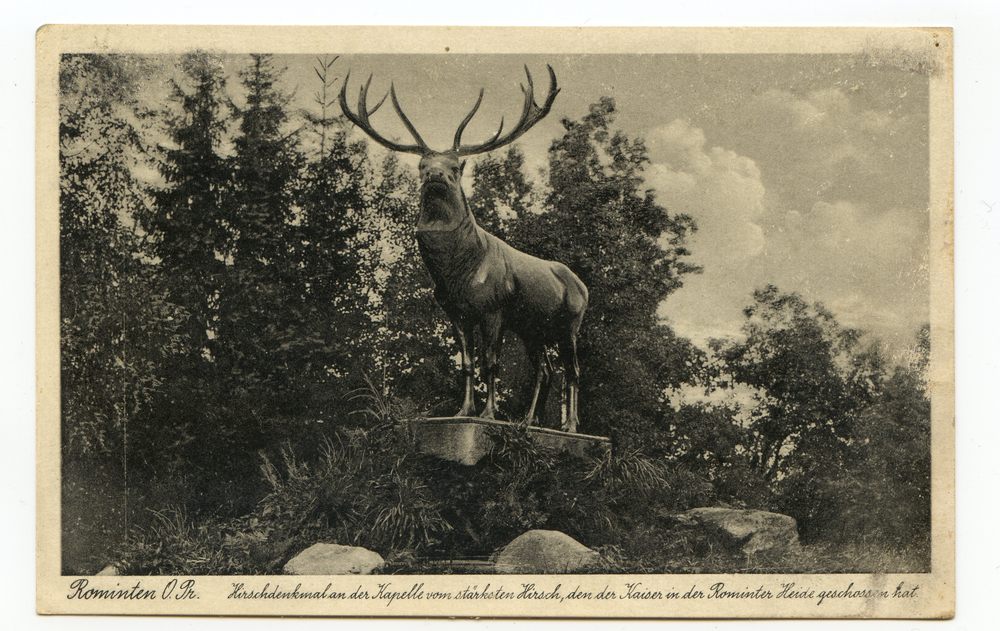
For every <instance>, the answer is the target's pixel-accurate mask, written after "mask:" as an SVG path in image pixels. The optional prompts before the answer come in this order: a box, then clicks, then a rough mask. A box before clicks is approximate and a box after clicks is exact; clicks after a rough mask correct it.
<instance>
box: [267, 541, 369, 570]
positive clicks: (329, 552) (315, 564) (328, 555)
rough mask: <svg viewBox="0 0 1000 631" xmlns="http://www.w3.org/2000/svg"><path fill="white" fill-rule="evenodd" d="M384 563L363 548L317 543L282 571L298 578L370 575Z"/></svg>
mask: <svg viewBox="0 0 1000 631" xmlns="http://www.w3.org/2000/svg"><path fill="white" fill-rule="evenodd" d="M384 563H385V561H384V560H383V559H382V557H381V556H380V555H379V554H377V553H375V552H372V551H371V550H366V549H365V548H358V547H354V546H341V545H337V544H334V543H317V544H314V545H313V546H310V547H309V548H306V549H305V550H303V551H302V552H300V553H299V554H298V555H297V556H296V557H295V558H294V559H292V560H291V561H289V562H288V563H286V564H285V568H284V570H285V574H296V575H299V576H310V575H312V576H315V575H334V574H371V573H372V572H373V571H374V570H376V569H378V568H380V567H382V565H383V564H384Z"/></svg>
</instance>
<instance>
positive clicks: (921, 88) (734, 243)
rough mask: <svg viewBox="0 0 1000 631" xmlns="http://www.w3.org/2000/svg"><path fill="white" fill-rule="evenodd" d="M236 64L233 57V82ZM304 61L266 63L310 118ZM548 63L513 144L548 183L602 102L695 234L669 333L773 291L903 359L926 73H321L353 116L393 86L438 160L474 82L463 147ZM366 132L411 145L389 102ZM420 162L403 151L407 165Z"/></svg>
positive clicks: (707, 330)
mask: <svg viewBox="0 0 1000 631" xmlns="http://www.w3.org/2000/svg"><path fill="white" fill-rule="evenodd" d="M336 55H337V53H336V50H331V51H330V53H329V54H328V55H326V56H325V57H326V58H327V59H332V58H333V57H334V56H336ZM321 56H322V53H321ZM244 59H245V58H239V57H235V58H230V61H231V62H235V63H229V64H227V66H226V72H227V74H228V75H229V81H230V85H236V84H237V83H238V80H239V78H238V75H237V72H238V69H239V67H240V66H241V65H242V62H243V61H244ZM316 59H317V57H316V56H314V55H281V56H277V57H276V58H275V60H274V63H275V65H276V66H277V67H279V68H285V69H286V70H285V73H284V76H283V80H282V84H281V85H282V88H283V89H284V90H286V91H288V92H290V93H293V94H294V98H293V107H296V108H307V109H311V110H313V111H316V113H318V110H317V107H316V105H315V103H314V102H313V98H314V96H315V94H316V91H317V90H318V89H319V88H320V84H319V81H318V79H317V78H316V73H315V70H314V68H315V67H316V66H317V63H316ZM546 64H550V65H551V66H552V68H553V70H554V72H555V74H556V77H557V82H558V86H559V88H560V92H559V95H558V97H557V98H556V100H555V103H554V105H553V108H552V111H551V113H550V114H549V115H548V117H547V118H546V119H544V120H542V121H541V122H540V123H538V124H537V125H536V126H535V127H534V128H533V129H532V130H531V131H529V132H528V133H527V134H526V135H524V136H522V138H521V139H520V140H519V141H518V143H517V144H518V145H519V146H520V147H521V149H522V150H523V152H524V154H525V158H526V165H527V171H528V176H529V179H531V180H533V181H535V182H536V183H537V184H544V181H545V178H544V175H543V174H542V173H541V172H540V170H541V169H543V168H544V167H545V166H546V164H547V150H548V148H549V146H550V145H551V142H552V140H553V139H555V138H557V137H559V136H560V135H561V134H562V126H561V123H560V121H561V120H563V119H564V118H570V119H575V120H579V119H580V118H582V117H583V116H584V115H585V114H586V113H587V110H588V106H589V104H591V103H595V102H597V101H598V100H599V99H600V98H601V97H602V96H610V97H613V98H614V99H615V101H616V105H617V113H616V120H615V122H614V124H613V127H614V128H615V129H620V130H621V131H623V132H624V133H625V134H626V135H628V136H629V137H630V138H642V139H644V141H645V143H646V146H647V149H648V152H649V158H650V161H651V162H650V164H648V165H647V167H646V169H645V187H646V188H648V189H652V190H653V191H654V195H655V196H656V200H657V201H658V203H659V204H660V205H662V206H663V207H664V208H665V209H666V210H667V212H669V213H685V214H688V215H690V216H691V217H693V218H694V220H695V222H696V224H697V226H698V229H697V232H696V233H695V234H694V235H693V236H692V237H691V238H690V240H689V249H690V251H691V256H690V257H689V261H690V262H691V263H693V264H696V265H699V266H701V267H702V269H703V271H702V273H701V274H698V275H688V276H686V277H685V278H684V285H683V287H682V288H681V289H679V290H678V291H676V292H675V293H674V294H671V295H670V296H669V297H668V298H667V299H666V300H665V301H664V302H663V303H662V304H661V305H660V308H659V310H658V315H659V316H660V318H661V319H662V320H663V321H664V322H666V323H667V324H669V325H670V326H671V327H673V329H674V330H675V332H676V333H678V334H679V335H681V336H684V337H688V338H690V339H692V340H693V341H694V342H695V343H698V344H702V345H703V344H704V343H705V342H706V341H707V340H708V339H710V338H722V337H738V336H739V334H740V328H741V326H742V324H743V320H744V317H743V314H742V310H743V308H744V307H745V306H747V305H748V304H749V303H750V302H751V301H752V294H753V291H754V290H755V289H758V288H762V287H764V286H765V285H768V284H773V285H776V286H778V287H779V289H781V290H782V291H784V292H797V293H799V294H801V295H802V296H803V297H804V298H805V299H807V300H809V301H818V302H822V303H823V304H824V306H826V307H827V308H828V309H829V310H830V311H832V312H833V314H834V315H835V316H836V318H837V320H838V322H840V323H841V324H842V325H845V326H850V327H855V328H859V329H862V330H863V331H866V332H868V333H870V334H871V335H872V336H874V337H875V338H877V339H879V340H881V341H882V343H883V344H884V346H885V349H886V351H887V352H888V353H889V355H890V357H891V358H893V359H896V360H902V359H904V358H905V350H906V348H907V347H909V346H910V345H911V344H912V343H913V340H914V334H915V332H916V330H917V329H918V328H919V327H920V326H921V325H922V324H924V323H926V322H928V321H929V317H930V316H929V297H930V290H929V280H928V263H929V261H928V258H929V251H928V247H929V246H928V230H929V213H928V204H929V182H928V85H929V84H928V77H927V74H926V73H923V72H920V71H918V70H916V69H915V68H913V67H910V66H911V65H914V64H910V63H908V60H906V59H896V60H894V63H885V62H883V63H873V62H872V60H871V59H869V58H865V57H861V56H857V55H841V54H836V55H835V54H829V55H788V54H784V55H767V54H757V55H735V54H728V55H724V54H716V55H652V54H643V55H638V54H636V55H620V54H616V55H544V56H543V55H498V54H493V55H451V54H446V53H445V54H438V55H426V54H425V55H343V56H340V57H339V58H337V59H336V61H335V62H334V63H333V65H332V66H331V69H330V75H331V76H333V77H336V83H335V84H334V88H333V89H334V91H339V89H340V87H341V85H342V83H341V82H342V81H343V80H344V78H345V75H346V74H347V72H348V71H350V80H349V86H348V94H349V98H348V100H349V103H350V104H351V105H352V106H356V103H357V94H358V89H359V88H360V86H361V85H362V82H363V81H366V80H367V78H368V77H369V75H371V76H372V83H371V89H370V92H369V105H372V104H374V103H375V102H377V101H378V99H380V98H381V97H382V95H384V94H386V92H387V91H388V89H389V86H390V84H393V85H395V88H396V92H397V95H398V96H399V100H400V103H401V105H402V108H403V110H404V111H405V112H406V114H407V116H408V117H409V118H410V120H411V121H412V122H413V124H414V126H415V127H416V128H417V130H418V131H419V132H420V134H421V135H422V136H423V138H424V140H426V142H427V144H428V145H429V146H430V147H432V148H435V149H447V148H449V147H450V146H451V142H452V138H453V136H454V133H455V129H456V128H457V126H458V124H459V122H460V121H461V120H462V118H464V116H465V115H466V114H467V113H468V111H469V110H470V109H471V107H472V105H473V104H474V103H475V100H476V97H477V96H478V93H479V90H480V88H484V89H485V94H484V98H483V102H482V105H481V107H480V108H479V111H478V112H477V114H476V116H475V118H473V120H472V122H471V123H470V124H469V125H468V127H467V128H466V131H465V133H464V135H463V140H464V141H465V142H466V143H474V142H480V141H482V140H485V139H486V138H488V137H489V136H491V135H492V134H493V133H494V132H495V131H496V129H497V127H498V126H499V124H500V120H501V118H503V120H504V121H505V125H506V126H507V127H506V128H507V129H509V126H510V125H512V124H514V122H515V121H516V120H517V117H518V116H519V114H520V111H521V107H522V103H523V95H522V93H521V90H520V87H519V86H520V85H521V84H525V83H526V76H525V67H527V68H528V70H529V71H530V72H531V74H532V77H533V79H534V86H535V94H536V100H537V101H543V99H544V98H545V95H546V93H547V90H548V89H549V77H548V72H547V70H546ZM334 110H335V111H336V112H337V113H339V108H337V107H336V106H334ZM371 122H372V124H373V125H374V126H375V128H376V129H378V130H379V131H380V132H381V133H382V134H383V135H385V136H386V137H388V138H393V139H396V140H398V141H400V142H403V143H411V142H412V139H411V137H410V135H409V134H408V132H407V131H406V129H405V127H403V125H402V123H401V122H400V120H399V119H398V117H397V116H396V114H395V112H394V111H393V110H392V108H391V106H389V104H388V103H386V106H385V107H384V108H383V109H381V110H379V111H378V112H377V113H376V114H374V115H373V116H372V118H371ZM354 133H356V134H358V135H359V136H360V132H359V131H357V130H355V132H354ZM370 144H371V146H372V147H373V148H372V151H375V152H378V151H381V148H380V147H377V146H376V145H375V144H374V143H370ZM473 159H475V158H473ZM417 160H418V157H417V156H409V155H406V156H403V157H402V161H403V163H404V164H406V165H409V166H410V167H411V168H413V169H414V171H415V167H416V163H417ZM471 172H472V169H470V168H467V169H466V174H467V177H466V179H467V181H466V190H467V191H468V190H469V187H470V185H471V182H469V181H468V180H469V174H471Z"/></svg>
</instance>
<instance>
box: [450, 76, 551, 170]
mask: <svg viewBox="0 0 1000 631" xmlns="http://www.w3.org/2000/svg"><path fill="white" fill-rule="evenodd" d="M547 67H548V69H549V95H548V97H547V98H546V99H545V105H543V106H541V107H539V106H538V104H537V103H535V84H534V82H533V81H532V80H531V71H529V70H528V66H525V67H524V73H525V74H526V75H528V87H527V89H525V87H524V84H521V92H524V109H523V110H522V111H521V120H520V121H518V123H517V125H515V126H514V129H512V130H511V131H509V132H508V133H507V135H506V136H503V137H501V136H500V132H501V131H503V119H502V118H501V119H500V129H498V130H497V133H495V134H493V137H492V138H490V139H489V140H487V141H486V142H484V143H481V144H478V145H466V146H462V144H461V142H462V132H463V131H465V126H466V125H468V124H469V121H470V120H472V117H473V116H474V115H475V114H476V110H478V109H479V104H480V103H482V101H483V91H482V90H480V91H479V99H478V100H477V101H476V104H475V105H474V106H473V107H472V111H471V112H469V115H468V116H466V117H465V120H463V121H462V124H461V125H459V126H458V131H456V132H455V143H454V144H453V145H452V148H451V150H452V151H454V152H455V153H456V154H458V155H459V156H471V155H474V154H477V153H486V152H487V151H493V150H494V149H499V148H500V147H503V146H504V145H509V144H510V143H512V142H514V141H515V140H517V139H518V138H520V137H521V136H522V135H523V134H524V133H525V132H526V131H528V130H529V129H531V128H532V127H534V125H535V123H537V122H538V121H540V120H542V119H543V118H545V116H546V115H547V114H548V113H549V110H550V109H552V103H553V101H555V100H556V95H557V94H559V86H558V85H557V84H556V73H555V71H554V70H552V66H548V65H547Z"/></svg>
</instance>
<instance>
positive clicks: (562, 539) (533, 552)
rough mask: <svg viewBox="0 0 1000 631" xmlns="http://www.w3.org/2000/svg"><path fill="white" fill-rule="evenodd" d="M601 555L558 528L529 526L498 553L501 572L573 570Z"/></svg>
mask: <svg viewBox="0 0 1000 631" xmlns="http://www.w3.org/2000/svg"><path fill="white" fill-rule="evenodd" d="M598 559H600V555H599V554H597V553H596V552H594V551H593V550H591V549H590V548H588V547H587V546H585V545H583V544H582V543H580V542H579V541H577V540H576V539H574V538H573V537H570V536H569V535H566V534H563V533H561V532H557V531H555V530H529V531H528V532H526V533H524V534H523V535H521V536H520V537H518V538H517V539H514V540H513V541H511V542H510V543H508V544H507V546H506V547H505V548H504V549H503V551H501V552H500V554H499V555H498V556H497V559H496V563H495V564H494V567H495V569H496V571H497V573H498V574H572V573H573V572H578V571H579V570H581V569H583V568H585V567H587V566H589V565H593V564H594V563H596V562H597V561H598Z"/></svg>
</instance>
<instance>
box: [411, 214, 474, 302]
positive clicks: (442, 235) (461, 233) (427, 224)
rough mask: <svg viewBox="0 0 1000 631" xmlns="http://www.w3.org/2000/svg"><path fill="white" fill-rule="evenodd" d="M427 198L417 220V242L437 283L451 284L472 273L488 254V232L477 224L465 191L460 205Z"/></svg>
mask: <svg viewBox="0 0 1000 631" xmlns="http://www.w3.org/2000/svg"><path fill="white" fill-rule="evenodd" d="M443 201H444V200H437V199H432V200H424V201H423V203H421V208H420V220H419V222H418V223H417V244H418V245H419V246H420V254H421V256H422V257H423V259H424V262H425V263H426V264H427V268H428V269H429V270H430V272H431V275H432V276H434V279H435V282H436V283H441V282H446V284H451V282H453V281H457V280H458V277H459V276H463V275H465V274H466V273H471V272H473V271H474V270H475V269H476V268H477V267H478V266H479V263H480V262H481V261H482V259H483V257H484V256H486V251H487V235H486V232H485V231H484V230H483V229H482V228H480V227H479V225H478V224H476V220H475V218H474V217H473V215H472V211H471V210H469V207H468V204H467V203H466V201H465V196H464V194H463V195H462V196H461V199H460V200H456V201H458V202H459V203H457V204H447V203H442V202H443Z"/></svg>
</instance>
